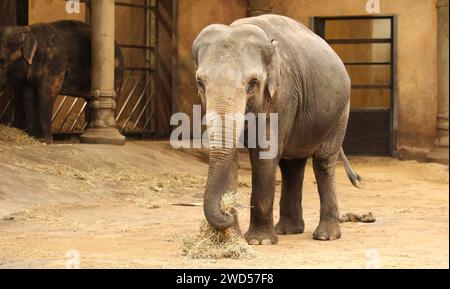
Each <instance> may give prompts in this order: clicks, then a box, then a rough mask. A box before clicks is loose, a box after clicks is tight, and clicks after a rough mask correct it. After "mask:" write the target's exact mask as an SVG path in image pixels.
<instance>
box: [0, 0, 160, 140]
mask: <svg viewBox="0 0 450 289" xmlns="http://www.w3.org/2000/svg"><path fill="white" fill-rule="evenodd" d="M83 2H85V3H83V5H86V22H88V23H89V1H83ZM157 11H158V0H127V1H125V0H124V1H116V18H120V17H121V15H123V17H122V18H123V19H124V20H126V21H125V22H127V23H125V25H124V23H123V22H124V21H122V23H118V22H117V21H116V41H117V42H118V43H119V46H120V47H121V49H122V53H123V54H124V58H125V72H124V77H123V84H122V87H121V90H120V94H119V96H118V97H117V99H116V102H117V110H116V121H117V125H118V128H119V130H120V132H121V133H122V134H125V135H134V136H152V135H153V134H154V132H155V128H154V121H153V120H154V118H155V111H154V101H155V99H154V96H155V81H154V74H155V67H156V58H157V57H156V53H155V51H156V47H157V41H158V40H157V39H158V38H157V25H158V21H157V17H158V13H157ZM129 34H131V35H132V36H133V37H126V36H127V35H129ZM121 35H124V36H125V37H122V38H128V39H121ZM136 35H137V36H138V37H135V38H136V39H138V40H140V42H139V43H135V42H133V40H134V36H136ZM13 95H14V93H7V92H0V121H1V122H2V123H7V124H11V123H12V122H13V118H14V114H15V113H14V107H15V106H14V105H13V104H14V96H13ZM87 107H88V106H87V103H86V102H85V101H84V99H82V98H75V97H71V96H68V95H60V96H58V98H57V99H56V101H55V105H54V112H53V116H52V127H53V132H54V135H55V137H56V138H64V137H67V136H72V135H77V134H81V133H82V132H83V131H84V129H85V128H86V126H87V123H86V120H85V110H86V109H87Z"/></svg>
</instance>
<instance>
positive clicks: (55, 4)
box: [28, 0, 86, 24]
mask: <svg viewBox="0 0 450 289" xmlns="http://www.w3.org/2000/svg"><path fill="white" fill-rule="evenodd" d="M28 3H29V4H28V5H29V8H28V9H29V10H28V17H29V20H28V21H29V23H30V24H34V23H46V22H52V21H56V20H62V19H66V20H67V19H71V20H80V21H84V19H85V15H86V14H85V12H86V10H85V4H84V3H80V6H81V9H80V13H79V14H76V13H74V14H68V13H66V2H65V1H61V0H30V1H29V2H28Z"/></svg>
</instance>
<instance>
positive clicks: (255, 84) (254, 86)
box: [247, 79, 259, 94]
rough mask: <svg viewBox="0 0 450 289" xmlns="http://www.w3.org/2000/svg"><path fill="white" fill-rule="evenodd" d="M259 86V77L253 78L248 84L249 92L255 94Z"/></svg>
mask: <svg viewBox="0 0 450 289" xmlns="http://www.w3.org/2000/svg"><path fill="white" fill-rule="evenodd" d="M258 86H259V81H258V80H257V79H252V80H251V81H250V82H249V83H248V85H247V93H248V94H254V93H255V92H256V89H257V88H258Z"/></svg>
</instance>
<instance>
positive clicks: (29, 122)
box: [22, 84, 38, 136]
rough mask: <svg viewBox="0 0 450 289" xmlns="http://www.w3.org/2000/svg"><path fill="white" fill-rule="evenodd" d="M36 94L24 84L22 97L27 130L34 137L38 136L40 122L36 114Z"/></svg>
mask: <svg viewBox="0 0 450 289" xmlns="http://www.w3.org/2000/svg"><path fill="white" fill-rule="evenodd" d="M35 96H36V93H35V91H34V88H33V87H31V86H29V85H27V84H23V86H22V97H23V104H24V108H25V119H26V127H25V130H26V132H28V133H29V134H31V135H32V136H38V125H37V124H38V120H37V113H36V97H35Z"/></svg>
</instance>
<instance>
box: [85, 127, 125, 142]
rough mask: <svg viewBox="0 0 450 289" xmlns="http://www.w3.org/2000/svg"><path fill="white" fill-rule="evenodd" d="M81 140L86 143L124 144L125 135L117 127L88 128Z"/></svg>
mask: <svg viewBox="0 0 450 289" xmlns="http://www.w3.org/2000/svg"><path fill="white" fill-rule="evenodd" d="M80 142H81V143H86V144H110V145H124V144H125V136H123V135H121V134H120V132H119V130H117V128H115V127H108V128H88V129H87V130H86V131H85V132H84V133H83V134H82V135H81V136H80Z"/></svg>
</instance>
